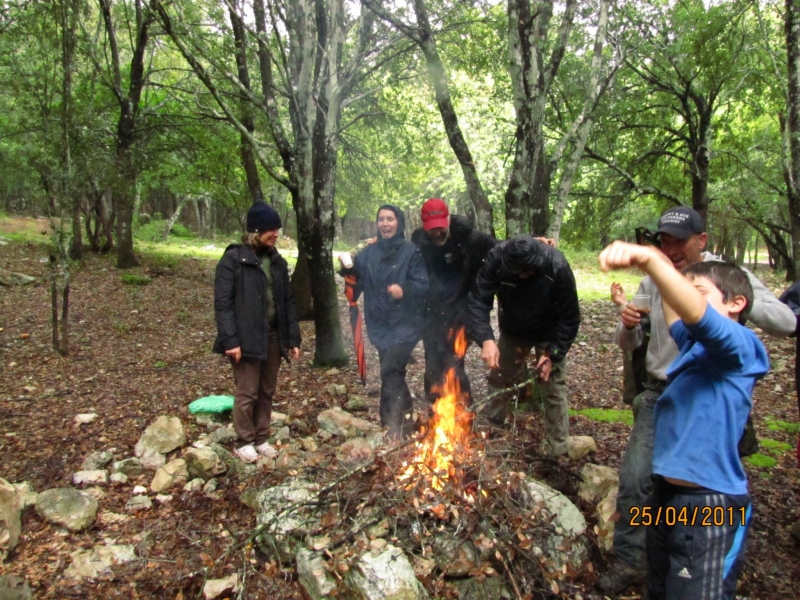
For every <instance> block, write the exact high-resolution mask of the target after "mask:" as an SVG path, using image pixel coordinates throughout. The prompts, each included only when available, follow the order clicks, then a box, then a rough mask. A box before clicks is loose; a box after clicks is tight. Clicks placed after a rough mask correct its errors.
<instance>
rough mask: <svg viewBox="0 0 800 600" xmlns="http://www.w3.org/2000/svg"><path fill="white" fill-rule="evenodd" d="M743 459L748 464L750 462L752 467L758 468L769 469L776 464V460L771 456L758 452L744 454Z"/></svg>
mask: <svg viewBox="0 0 800 600" xmlns="http://www.w3.org/2000/svg"><path fill="white" fill-rule="evenodd" d="M744 460H745V462H747V463H748V464H751V465H753V466H754V467H758V468H759V469H771V468H772V467H774V466H775V465H777V464H778V461H777V460H775V459H774V458H772V457H771V456H767V455H766V454H758V453H756V454H751V455H750V456H746V457H745V458H744Z"/></svg>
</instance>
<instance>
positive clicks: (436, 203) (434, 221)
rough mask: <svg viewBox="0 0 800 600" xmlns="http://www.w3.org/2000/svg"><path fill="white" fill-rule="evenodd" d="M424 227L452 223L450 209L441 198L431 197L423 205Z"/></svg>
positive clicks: (428, 227)
mask: <svg viewBox="0 0 800 600" xmlns="http://www.w3.org/2000/svg"><path fill="white" fill-rule="evenodd" d="M421 216H422V228H423V229H425V230H426V231H427V230H428V229H435V228H436V227H448V226H449V225H450V211H449V210H447V204H445V203H444V200H442V199H441V198H430V199H428V200H426V201H425V204H423V205H422V215H421Z"/></svg>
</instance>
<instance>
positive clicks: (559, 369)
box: [480, 331, 569, 456]
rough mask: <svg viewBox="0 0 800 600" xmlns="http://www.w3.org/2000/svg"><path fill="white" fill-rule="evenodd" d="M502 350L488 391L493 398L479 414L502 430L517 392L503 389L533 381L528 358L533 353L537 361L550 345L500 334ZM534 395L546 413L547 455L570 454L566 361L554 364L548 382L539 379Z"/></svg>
mask: <svg viewBox="0 0 800 600" xmlns="http://www.w3.org/2000/svg"><path fill="white" fill-rule="evenodd" d="M497 346H498V348H499V350H500V368H499V369H493V370H492V371H491V373H490V374H489V377H488V391H489V395H490V396H492V397H491V399H489V400H488V401H487V402H486V404H485V405H484V407H483V408H482V409H481V411H480V415H481V416H482V417H484V418H485V419H487V420H489V421H490V422H492V423H494V424H495V425H497V426H500V427H502V425H503V423H504V422H505V420H506V416H507V415H508V411H509V405H510V404H511V403H513V397H514V392H513V391H506V392H503V390H504V389H506V388H509V387H512V386H514V385H515V384H519V383H522V382H524V381H527V380H529V379H531V376H530V372H529V370H528V355H529V354H530V352H531V350H534V352H535V357H536V360H537V361H538V359H539V357H540V356H541V355H542V353H543V352H544V349H545V347H546V346H547V342H542V343H535V342H528V341H525V340H520V339H517V338H514V337H513V336H510V335H509V334H507V333H505V332H503V331H501V332H500V339H499V340H498V341H497ZM533 387H534V393H535V394H536V395H537V397H538V398H540V399H541V405H542V406H541V408H542V412H543V413H544V437H545V443H544V452H545V454H548V455H550V456H561V455H564V454H567V453H568V452H569V404H568V402H567V359H566V357H564V358H563V359H562V360H561V361H559V362H557V363H553V370H552V372H551V373H550V379H549V380H548V381H542V380H541V379H537V380H536V381H535V383H534V386H533Z"/></svg>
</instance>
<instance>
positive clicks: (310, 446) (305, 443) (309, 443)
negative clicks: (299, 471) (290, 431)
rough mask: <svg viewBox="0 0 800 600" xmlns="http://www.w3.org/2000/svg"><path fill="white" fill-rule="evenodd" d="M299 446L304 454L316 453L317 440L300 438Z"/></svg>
mask: <svg viewBox="0 0 800 600" xmlns="http://www.w3.org/2000/svg"><path fill="white" fill-rule="evenodd" d="M300 445H301V446H302V447H303V450H305V451H306V452H316V450H317V440H315V439H314V438H313V437H304V438H300Z"/></svg>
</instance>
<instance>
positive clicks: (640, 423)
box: [614, 380, 664, 572]
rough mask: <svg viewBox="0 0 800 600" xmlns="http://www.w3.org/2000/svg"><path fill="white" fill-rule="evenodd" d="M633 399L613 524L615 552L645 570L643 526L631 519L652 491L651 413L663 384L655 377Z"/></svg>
mask: <svg viewBox="0 0 800 600" xmlns="http://www.w3.org/2000/svg"><path fill="white" fill-rule="evenodd" d="M647 385H648V386H649V388H648V389H646V390H645V391H644V392H642V393H641V394H639V395H638V396H636V398H634V400H633V429H631V435H630V437H629V438H628V446H627V448H626V449H625V454H624V455H623V457H622V464H621V465H620V467H619V493H618V495H617V512H619V521H617V522H616V523H615V524H614V553H615V554H616V555H617V558H619V559H620V560H622V561H623V562H624V563H626V564H627V565H628V566H630V567H633V568H635V569H640V570H641V571H642V572H644V570H645V568H646V565H647V555H646V551H645V528H644V527H640V526H638V525H636V523H635V521H632V520H631V519H632V517H633V516H634V513H635V510H636V508H637V507H640V506H643V505H644V504H645V502H646V501H647V498H648V496H649V495H650V493H651V492H652V490H653V480H652V474H653V444H654V443H655V429H654V420H655V419H654V413H655V408H656V400H658V398H659V396H661V393H662V392H663V391H664V383H663V382H656V381H655V380H653V381H651V382H649V383H648V384H647Z"/></svg>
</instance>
